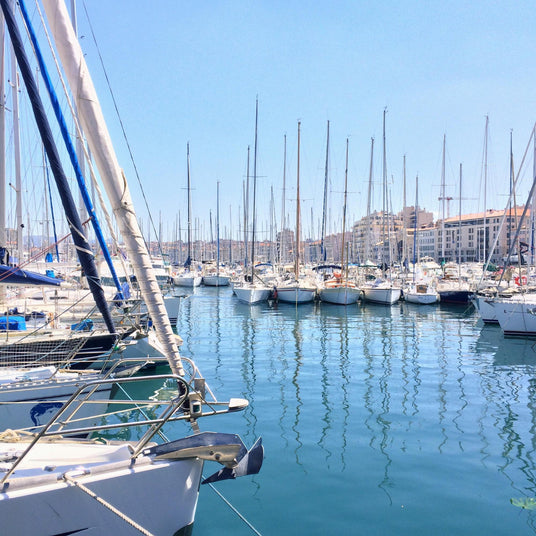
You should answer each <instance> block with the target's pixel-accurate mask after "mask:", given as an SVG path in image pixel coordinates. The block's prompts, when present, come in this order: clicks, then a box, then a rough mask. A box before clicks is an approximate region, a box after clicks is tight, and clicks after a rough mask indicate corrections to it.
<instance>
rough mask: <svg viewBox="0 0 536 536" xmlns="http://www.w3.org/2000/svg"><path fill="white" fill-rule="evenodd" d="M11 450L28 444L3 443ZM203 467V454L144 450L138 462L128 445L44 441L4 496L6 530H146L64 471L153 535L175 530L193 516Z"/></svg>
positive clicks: (22, 533)
mask: <svg viewBox="0 0 536 536" xmlns="http://www.w3.org/2000/svg"><path fill="white" fill-rule="evenodd" d="M100 447H102V448H100ZM10 450H11V451H13V450H16V451H17V450H18V451H20V450H21V445H20V444H17V443H0V452H4V451H7V452H9V451H10ZM45 466H48V468H47V469H48V470H46V469H44V467H45ZM51 468H52V469H51ZM202 468H203V462H202V461H201V460H199V459H196V458H193V459H187V460H179V461H165V460H164V461H155V460H154V459H150V458H148V457H146V456H140V457H138V459H137V460H136V463H135V464H133V465H132V464H131V458H130V451H129V449H128V448H127V446H126V445H123V446H120V447H118V446H110V445H95V444H93V445H91V446H90V447H87V446H85V445H73V444H70V445H62V444H58V443H54V444H53V445H47V444H42V445H38V446H37V448H36V447H34V449H33V451H32V453H31V458H30V459H27V460H24V461H23V463H22V465H21V466H19V467H17V470H16V474H15V475H14V476H12V477H11V478H10V480H9V482H10V485H9V488H7V489H6V491H5V492H4V493H1V494H0V516H2V533H3V534H17V535H18V536H40V535H42V536H47V535H52V534H78V533H80V534H88V535H89V534H92V535H95V536H97V535H100V536H105V535H109V534H113V535H114V536H127V535H134V534H139V532H138V531H137V530H135V529H134V528H133V527H132V526H130V525H129V524H128V523H127V522H126V521H125V520H124V519H122V518H121V517H119V516H118V515H116V514H115V513H113V512H112V511H110V510H109V509H108V508H106V507H104V506H103V505H101V504H99V503H98V502H97V501H96V500H95V499H93V498H92V497H91V496H90V495H88V494H87V493H85V492H84V491H83V490H82V489H80V488H79V487H77V486H76V485H73V484H72V483H68V482H65V480H64V479H63V478H62V475H64V474H67V475H71V476H72V478H73V479H75V480H76V481H77V482H79V483H80V484H82V485H84V486H86V487H87V488H89V489H90V490H91V491H92V492H94V493H96V494H97V495H98V496H99V497H101V498H102V499H104V500H105V501H106V502H107V503H109V504H110V505H112V506H113V507H115V508H117V509H119V510H120V511H121V512H122V513H123V514H124V515H126V516H127V517H128V518H130V519H132V520H133V521H135V522H136V523H138V524H139V525H140V526H142V527H143V528H144V529H146V530H148V531H149V532H150V533H151V534H175V533H176V532H177V531H178V530H180V529H182V528H184V527H187V526H189V525H191V524H192V523H193V521H194V515H195V509H196V506H197V498H198V489H199V483H200V478H201V471H202ZM25 477H27V478H25ZM24 480H26V482H25V481H24ZM45 484H46V485H45ZM141 506H142V507H141ZM16 512H18V513H19V514H17V513H16ZM30 512H31V515H29V513H30ZM24 513H26V514H24Z"/></svg>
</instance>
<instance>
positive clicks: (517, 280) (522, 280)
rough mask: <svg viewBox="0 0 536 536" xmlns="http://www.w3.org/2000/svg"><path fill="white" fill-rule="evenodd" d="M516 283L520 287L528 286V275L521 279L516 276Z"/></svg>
mask: <svg viewBox="0 0 536 536" xmlns="http://www.w3.org/2000/svg"><path fill="white" fill-rule="evenodd" d="M514 282H515V284H516V285H517V286H518V287H519V286H520V285H526V284H527V276H526V275H522V276H521V278H520V277H519V276H518V275H516V276H515V277H514Z"/></svg>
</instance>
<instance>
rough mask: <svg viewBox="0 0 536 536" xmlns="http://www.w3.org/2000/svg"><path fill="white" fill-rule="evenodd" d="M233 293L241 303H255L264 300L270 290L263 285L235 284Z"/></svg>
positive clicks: (268, 295)
mask: <svg viewBox="0 0 536 536" xmlns="http://www.w3.org/2000/svg"><path fill="white" fill-rule="evenodd" d="M234 293H235V294H236V297H237V298H238V299H239V300H240V301H241V302H242V303H248V304H250V305H253V304H255V303H261V302H263V301H266V300H267V299H268V298H269V297H270V294H271V293H272V291H271V289H269V288H265V287H247V286H243V287H242V286H237V285H235V286H234Z"/></svg>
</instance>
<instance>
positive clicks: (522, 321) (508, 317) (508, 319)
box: [493, 299, 536, 337]
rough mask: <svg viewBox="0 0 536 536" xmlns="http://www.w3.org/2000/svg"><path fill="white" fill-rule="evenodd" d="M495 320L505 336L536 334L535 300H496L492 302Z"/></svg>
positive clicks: (531, 335)
mask: <svg viewBox="0 0 536 536" xmlns="http://www.w3.org/2000/svg"><path fill="white" fill-rule="evenodd" d="M493 307H494V309H495V314H496V317H497V320H498V322H499V324H500V326H501V329H502V330H503V333H504V334H505V335H507V336H511V337H512V336H520V337H534V336H536V301H530V302H524V301H521V300H511V301H510V300H508V301H502V300H500V299H499V300H497V301H495V302H493Z"/></svg>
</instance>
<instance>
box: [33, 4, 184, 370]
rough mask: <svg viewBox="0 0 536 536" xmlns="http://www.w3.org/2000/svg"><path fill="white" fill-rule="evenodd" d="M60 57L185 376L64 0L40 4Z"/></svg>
mask: <svg viewBox="0 0 536 536" xmlns="http://www.w3.org/2000/svg"><path fill="white" fill-rule="evenodd" d="M43 6H44V8H45V12H46V16H47V19H48V24H49V26H50V29H51V32H52V35H53V37H54V42H55V44H56V49H57V51H58V55H59V57H60V59H61V63H62V67H63V70H64V72H65V76H66V78H67V81H68V83H69V86H70V89H71V92H72V94H73V97H74V99H75V103H76V109H77V110H78V114H79V117H80V122H81V124H82V128H83V130H84V133H85V135H86V138H87V141H88V144H89V147H90V148H91V152H92V154H93V157H94V159H95V162H96V164H97V168H98V170H99V174H100V177H101V180H102V182H103V184H104V187H105V190H106V193H107V195H108V198H109V200H110V203H111V205H112V209H113V211H114V214H115V217H116V220H117V223H118V226H119V230H120V232H121V235H122V237H123V240H124V242H125V246H126V249H127V252H128V256H129V258H130V261H131V263H132V267H133V269H134V273H135V275H136V279H137V281H138V284H139V286H140V291H141V293H142V296H143V299H144V300H145V303H146V305H147V310H148V311H149V314H150V316H151V319H152V321H153V324H154V326H155V328H156V332H157V335H158V339H159V341H160V343H161V344H162V346H163V347H164V351H165V353H166V356H167V358H168V360H169V362H170V366H171V369H172V371H173V372H174V373H176V374H179V375H181V376H182V375H183V374H184V371H183V367H182V362H181V359H180V355H179V349H178V347H177V343H176V339H175V336H174V334H173V331H172V328H171V324H170V322H169V318H168V316H167V313H166V309H165V306H164V300H163V297H162V293H161V291H160V287H159V286H158V282H157V280H156V276H155V274H154V271H153V268H152V265H151V258H150V256H149V252H148V251H147V247H146V245H145V241H144V239H143V236H142V233H141V230H140V228H139V225H138V221H137V219H136V213H135V211H134V206H133V204H132V199H131V197H130V192H129V188H128V185H127V181H126V178H125V176H124V174H123V171H122V169H121V168H120V166H119V163H118V161H117V157H116V154H115V151H114V148H113V145H112V141H111V138H110V134H109V132H108V128H107V126H106V122H105V120H104V116H103V114H102V110H101V107H100V103H99V100H98V97H97V93H96V91H95V87H94V85H93V81H92V79H91V76H90V74H89V70H88V67H87V64H86V61H85V58H84V55H83V53H82V49H81V48H80V44H79V42H78V39H77V38H76V35H75V32H74V29H73V27H72V24H71V20H70V18H69V13H68V11H67V8H66V6H65V3H64V2H63V1H62V0H45V1H44V2H43Z"/></svg>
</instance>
